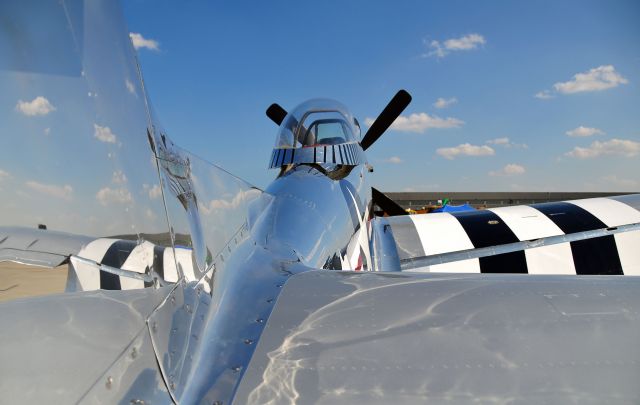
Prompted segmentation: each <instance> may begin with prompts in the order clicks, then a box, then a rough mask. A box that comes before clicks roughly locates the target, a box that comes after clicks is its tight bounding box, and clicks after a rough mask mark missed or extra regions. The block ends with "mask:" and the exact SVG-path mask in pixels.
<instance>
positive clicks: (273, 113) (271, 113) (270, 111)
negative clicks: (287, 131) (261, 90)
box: [267, 103, 287, 125]
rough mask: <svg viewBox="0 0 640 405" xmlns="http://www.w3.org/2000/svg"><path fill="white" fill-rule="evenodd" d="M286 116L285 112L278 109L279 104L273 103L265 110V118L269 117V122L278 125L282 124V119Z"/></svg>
mask: <svg viewBox="0 0 640 405" xmlns="http://www.w3.org/2000/svg"><path fill="white" fill-rule="evenodd" d="M286 116H287V110H285V109H284V108H282V107H280V105H279V104H276V103H273V104H271V105H270V106H269V108H267V117H269V118H270V119H271V121H273V122H275V123H276V124H278V125H280V124H282V121H284V117H286Z"/></svg>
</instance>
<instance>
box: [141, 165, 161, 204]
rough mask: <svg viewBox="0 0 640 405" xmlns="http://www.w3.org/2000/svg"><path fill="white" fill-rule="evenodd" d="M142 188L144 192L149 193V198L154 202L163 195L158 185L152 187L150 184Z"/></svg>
mask: <svg viewBox="0 0 640 405" xmlns="http://www.w3.org/2000/svg"><path fill="white" fill-rule="evenodd" d="M154 163H155V162H154ZM142 188H143V190H144V191H146V192H147V194H148V195H149V198H150V199H152V200H155V199H156V198H158V197H160V196H161V195H162V189H161V188H160V186H159V185H158V184H154V185H153V186H150V185H148V184H143V185H142Z"/></svg>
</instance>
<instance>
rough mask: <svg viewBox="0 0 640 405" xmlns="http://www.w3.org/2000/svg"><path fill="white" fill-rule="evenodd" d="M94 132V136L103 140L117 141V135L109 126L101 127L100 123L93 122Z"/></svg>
mask: <svg viewBox="0 0 640 405" xmlns="http://www.w3.org/2000/svg"><path fill="white" fill-rule="evenodd" d="M93 129H94V133H93V136H95V137H96V138H98V140H100V141H101V142H106V143H116V139H117V137H116V136H115V135H114V133H113V132H111V128H109V127H101V126H100V125H98V124H93Z"/></svg>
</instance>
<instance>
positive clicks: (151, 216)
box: [144, 208, 158, 221]
mask: <svg viewBox="0 0 640 405" xmlns="http://www.w3.org/2000/svg"><path fill="white" fill-rule="evenodd" d="M144 215H145V216H146V217H147V218H148V219H149V220H151V221H154V220H155V219H156V218H157V217H158V216H157V215H156V214H155V213H154V212H153V211H151V208H147V209H146V211H145V212H144Z"/></svg>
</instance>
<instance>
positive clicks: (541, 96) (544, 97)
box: [534, 90, 555, 100]
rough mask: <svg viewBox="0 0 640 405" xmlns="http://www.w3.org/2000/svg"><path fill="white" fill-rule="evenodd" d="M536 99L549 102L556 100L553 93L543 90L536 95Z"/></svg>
mask: <svg viewBox="0 0 640 405" xmlns="http://www.w3.org/2000/svg"><path fill="white" fill-rule="evenodd" d="M534 97H535V98H539V99H542V100H548V99H550V98H554V97H555V96H554V95H553V94H551V92H550V91H549V90H542V91H539V92H537V93H536V94H535V95H534Z"/></svg>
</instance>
